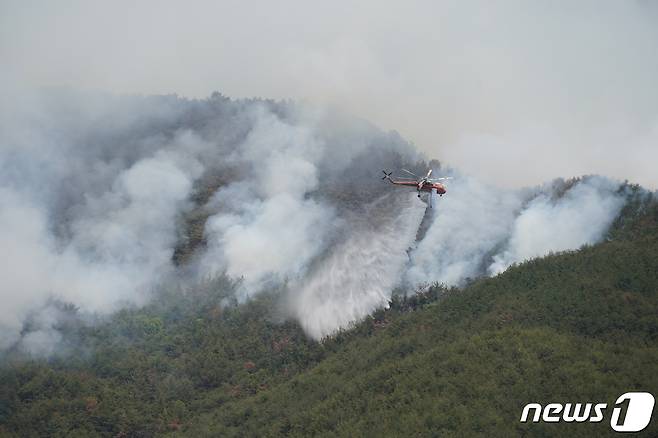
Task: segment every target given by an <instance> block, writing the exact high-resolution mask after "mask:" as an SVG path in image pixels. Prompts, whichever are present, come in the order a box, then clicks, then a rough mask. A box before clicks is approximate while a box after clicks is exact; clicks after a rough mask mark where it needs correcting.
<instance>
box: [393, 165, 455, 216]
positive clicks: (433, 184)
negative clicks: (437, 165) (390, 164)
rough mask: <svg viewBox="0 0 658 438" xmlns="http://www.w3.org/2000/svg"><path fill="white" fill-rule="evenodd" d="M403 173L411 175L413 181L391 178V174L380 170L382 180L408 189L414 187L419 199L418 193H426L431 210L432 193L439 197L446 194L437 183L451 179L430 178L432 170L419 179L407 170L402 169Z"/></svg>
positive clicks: (410, 179) (441, 185)
mask: <svg viewBox="0 0 658 438" xmlns="http://www.w3.org/2000/svg"><path fill="white" fill-rule="evenodd" d="M402 171H403V172H407V173H408V174H409V175H412V176H413V177H414V179H412V178H391V174H392V173H393V172H387V171H385V170H382V172H384V176H383V177H382V179H387V180H389V181H390V182H391V183H393V184H395V185H398V186H409V187H416V190H417V191H418V197H419V198H420V192H428V193H429V196H428V200H429V206H430V208H432V195H433V194H434V193H438V194H439V196H443V195H444V194H445V193H446V187H445V186H444V185H443V184H441V183H440V182H439V181H445V180H448V179H452V177H451V176H445V177H442V178H430V175H432V169H430V170H428V171H427V175H425V176H423V177H420V176H418V175H416V174H415V173H413V172H410V171H408V170H407V169H402Z"/></svg>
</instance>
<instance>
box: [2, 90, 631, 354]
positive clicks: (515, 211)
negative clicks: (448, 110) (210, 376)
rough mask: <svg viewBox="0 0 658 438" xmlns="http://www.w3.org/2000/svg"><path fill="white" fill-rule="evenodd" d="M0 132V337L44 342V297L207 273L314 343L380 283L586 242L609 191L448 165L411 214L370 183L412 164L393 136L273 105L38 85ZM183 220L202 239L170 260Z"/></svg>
mask: <svg viewBox="0 0 658 438" xmlns="http://www.w3.org/2000/svg"><path fill="white" fill-rule="evenodd" d="M0 128H2V129H0V244H1V247H2V248H3V249H4V251H5V252H6V254H8V255H9V256H8V257H6V259H5V261H4V262H3V263H2V264H0V277H1V278H2V279H3V280H2V284H1V285H0V297H1V298H2V300H3V306H2V309H1V310H0V350H6V349H8V348H12V347H17V348H19V349H22V350H24V351H27V352H30V353H33V354H44V355H47V354H52V353H54V352H56V351H57V350H58V347H57V345H58V343H60V341H62V336H61V334H60V333H59V331H58V324H60V322H61V321H62V318H65V317H66V316H65V315H64V314H63V313H62V312H61V311H60V310H59V309H58V307H57V306H56V305H55V304H54V303H58V302H60V303H72V304H73V305H75V306H77V307H79V309H80V312H81V314H82V315H91V314H101V315H103V314H110V313H111V312H113V311H115V310H117V309H120V308H123V307H126V306H134V305H142V304H144V303H146V302H148V301H149V299H151V298H152V296H153V294H157V290H158V287H159V284H162V283H166V282H174V281H182V282H187V283H189V285H190V287H194V284H195V282H196V281H197V280H199V279H202V278H207V277H208V276H212V275H221V274H227V275H228V276H230V277H232V278H236V279H237V278H242V282H241V283H240V284H241V286H240V288H239V290H238V295H239V296H238V297H237V298H238V299H239V300H245V299H248V298H249V297H250V296H253V295H255V294H258V293H260V292H263V291H267V290H271V289H273V288H282V289H283V290H284V292H283V296H282V300H284V305H285V308H286V311H287V313H288V315H289V316H290V317H292V318H295V319H296V320H298V321H299V322H300V323H301V325H302V327H303V328H304V329H305V330H306V331H307V333H308V334H309V335H310V336H312V337H314V338H316V339H320V338H322V337H324V336H326V335H328V334H331V333H332V332H334V331H335V330H337V329H339V328H341V327H345V326H347V325H349V324H350V323H351V322H353V321H355V320H358V319H360V318H363V317H364V316H365V315H367V314H368V313H370V312H372V311H373V310H375V309H377V308H380V307H383V306H386V305H387V303H388V300H389V299H390V297H391V293H392V290H393V288H395V287H396V286H404V287H407V288H412V289H413V288H415V287H416V286H417V285H418V284H425V283H431V282H435V281H438V282H444V283H447V284H460V283H461V282H463V281H464V280H465V279H466V278H467V277H474V276H478V275H486V274H496V273H498V272H500V271H502V270H504V269H505V268H506V267H507V266H509V265H510V264H512V263H516V262H519V261H522V260H524V259H526V258H528V257H534V256H539V255H543V254H546V253H547V252H549V251H557V250H563V249H572V248H577V247H579V246H581V245H582V244H585V243H594V242H596V241H598V240H599V239H601V238H602V236H603V235H604V233H605V232H606V230H607V228H608V226H609V225H610V223H611V221H612V220H613V219H614V217H615V216H616V214H617V213H618V211H619V209H620V208H621V206H622V204H623V198H622V196H621V195H620V194H618V193H617V192H616V189H617V187H618V184H617V183H614V182H612V181H610V180H607V179H604V178H586V179H584V180H582V181H581V182H578V183H576V184H575V185H573V187H566V186H565V185H564V184H558V183H556V184H554V185H548V186H545V187H541V188H537V189H527V190H497V189H494V188H493V187H492V186H491V185H489V184H484V183H482V182H478V181H477V180H475V179H473V178H469V177H461V176H458V177H457V178H456V179H455V180H454V183H453V184H451V185H450V186H449V188H448V190H449V192H448V194H447V195H446V196H444V197H443V198H441V199H440V200H438V199H437V201H438V202H436V206H435V209H434V210H431V211H429V212H427V213H426V209H425V204H424V203H423V202H422V201H421V200H419V199H418V198H416V196H415V193H413V191H412V192H411V193H410V192H409V191H408V190H407V189H404V188H397V187H393V186H392V185H391V184H388V183H387V182H384V181H381V179H380V176H381V174H380V172H381V169H382V168H389V169H392V170H394V169H399V168H402V167H411V168H414V169H416V167H418V171H421V170H422V168H423V167H424V166H425V164H423V163H420V162H419V160H420V159H421V158H422V157H421V156H419V155H418V153H417V152H416V151H415V150H414V148H413V147H412V146H411V145H410V144H409V143H407V142H405V141H404V140H402V139H401V138H400V136H399V135H397V133H394V132H391V133H385V132H382V131H381V130H379V129H377V128H375V127H373V126H372V125H370V124H369V123H367V122H365V121H362V120H358V119H355V118H351V117H347V116H345V115H344V114H342V113H340V112H339V111H335V110H332V109H327V108H324V109H321V108H318V107H310V106H306V105H297V104H292V103H284V102H278V103H277V102H272V101H259V100H253V101H242V100H239V101H231V100H229V99H227V98H225V97H223V96H221V95H218V94H217V95H213V96H212V97H211V98H209V99H206V100H185V99H179V98H177V97H174V96H159V97H157V96H155V97H117V96H111V95H104V94H97V93H73V92H55V93H52V92H50V93H45V94H40V95H26V96H22V97H21V98H18V99H15V100H11V101H3V102H2V103H1V104H0ZM434 170H435V172H436V173H437V174H438V173H440V172H441V170H442V169H440V168H438V167H437V168H435V169H434ZM560 190H562V191H564V194H563V195H561V196H558V193H559V192H560ZM424 214H431V215H432V217H431V220H430V222H429V223H430V226H429V229H428V230H427V232H426V233H425V234H424V237H423V238H422V240H420V241H416V236H417V231H418V227H419V225H420V223H421V220H422V219H423V215H424ZM199 217H202V218H205V220H204V221H202V222H201V224H202V225H201V226H200V227H201V228H200V231H199V232H200V233H201V234H202V235H203V240H200V241H199V242H200V243H198V244H197V245H196V246H195V247H192V248H191V249H189V248H188V250H189V251H192V250H193V253H192V254H188V256H189V257H188V258H186V259H184V260H186V261H184V262H180V263H177V262H175V260H176V257H175V254H176V251H177V250H180V248H182V247H183V246H184V245H183V244H184V243H185V242H188V241H189V239H190V235H191V233H192V231H193V229H192V228H191V227H192V225H194V224H196V223H197V222H195V221H197V220H198V218H199ZM197 226H198V225H197ZM201 242H202V243H201ZM181 260H182V259H181Z"/></svg>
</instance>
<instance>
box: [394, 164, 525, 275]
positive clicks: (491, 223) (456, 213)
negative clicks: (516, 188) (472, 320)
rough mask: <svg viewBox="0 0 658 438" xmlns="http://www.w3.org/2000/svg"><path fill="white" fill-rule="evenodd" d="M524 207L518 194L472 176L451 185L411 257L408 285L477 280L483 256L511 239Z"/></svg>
mask: <svg viewBox="0 0 658 438" xmlns="http://www.w3.org/2000/svg"><path fill="white" fill-rule="evenodd" d="M520 207H521V199H520V196H518V195H517V194H516V193H514V192H511V191H504V190H499V189H497V188H496V187H494V186H492V185H489V184H484V183H481V182H479V181H477V180H475V179H473V178H468V177H459V178H456V179H455V180H453V181H451V183H450V184H448V193H447V194H446V195H445V196H443V197H441V198H440V200H439V201H438V202H436V205H435V212H434V217H433V221H432V224H431V225H430V228H429V229H428V230H427V233H426V234H425V238H424V239H423V240H422V241H421V242H419V243H418V246H417V248H415V250H414V251H413V253H412V255H411V267H410V268H409V271H408V272H407V281H408V282H409V283H410V284H412V285H415V284H424V283H432V282H439V283H445V284H448V285H455V284H459V283H460V282H461V281H463V280H464V279H466V278H468V277H476V276H478V274H479V273H480V271H481V270H482V263H483V259H484V257H485V256H486V255H487V254H488V253H490V252H491V251H493V250H494V249H495V248H496V247H497V246H499V245H501V244H502V243H503V242H504V241H505V240H506V239H507V238H508V236H509V234H510V231H511V229H512V226H513V223H514V219H515V216H516V214H517V211H518V209H519V208H520Z"/></svg>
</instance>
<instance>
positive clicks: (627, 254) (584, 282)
mask: <svg viewBox="0 0 658 438" xmlns="http://www.w3.org/2000/svg"><path fill="white" fill-rule="evenodd" d="M655 219H656V218H655V214H654V217H653V218H651V217H649V220H648V221H647V220H644V222H643V223H642V224H636V225H638V227H639V228H637V229H635V230H632V229H629V230H628V232H626V233H625V234H626V235H627V236H628V237H629V238H628V239H620V240H616V241H610V242H606V243H603V244H600V245H597V246H595V247H588V248H583V249H581V250H580V251H578V252H573V253H565V254H558V255H553V256H549V257H547V258H544V259H540V260H535V261H531V262H527V263H524V264H523V265H521V266H517V267H515V268H513V269H510V270H508V271H507V272H506V273H504V274H503V275H501V276H499V277H496V278H492V279H485V280H480V281H478V282H476V283H475V284H472V285H471V286H470V287H468V288H467V289H465V290H463V291H457V292H452V293H449V294H447V295H446V296H445V297H444V298H442V299H441V300H439V301H438V302H435V303H432V304H429V305H426V306H425V307H424V308H422V309H421V310H417V311H415V312H412V313H408V314H404V315H396V314H395V313H396V312H394V311H392V312H389V314H387V313H383V314H380V315H379V316H378V319H379V320H380V321H379V322H376V321H374V320H373V321H368V322H366V323H364V324H362V325H361V327H359V328H358V329H357V330H356V332H355V333H353V334H347V335H346V336H345V340H344V341H343V342H344V343H343V344H342V345H341V346H340V348H338V350H337V351H336V353H335V354H331V355H329V356H328V357H327V358H326V359H325V360H323V361H322V362H321V363H320V364H319V365H317V366H315V367H313V368H312V369H310V370H309V371H307V372H304V373H302V374H300V375H298V376H297V377H295V378H293V379H291V380H290V381H287V382H285V383H282V384H280V385H278V386H276V387H273V388H271V389H270V390H268V391H263V392H260V393H258V394H256V395H254V396H251V397H247V398H243V399H240V400H238V401H236V402H232V403H228V404H226V405H224V406H222V407H221V408H220V409H216V410H215V411H214V412H212V413H208V414H204V415H201V416H200V417H199V418H196V419H195V420H194V421H192V422H190V425H189V426H188V427H187V428H186V429H184V432H185V433H194V434H199V435H205V434H208V435H212V434H217V433H220V434H222V435H236V436H237V435H243V434H244V433H247V434H249V435H259V436H265V435H272V436H274V435H278V434H281V433H290V434H293V435H299V436H303V435H309V434H318V435H326V436H331V435H334V434H339V435H344V436H382V435H391V434H392V435H399V436H409V435H418V436H432V435H440V436H468V435H481V436H514V435H529V434H532V435H533V436H535V435H536V434H538V435H546V436H558V435H563V436H564V435H567V434H568V435H572V436H578V435H583V436H585V435H587V436H592V435H601V434H603V435H605V434H612V431H611V429H610V427H609V424H608V421H609V418H610V412H608V413H607V416H606V421H605V422H604V423H601V424H559V425H554V424H551V425H546V424H528V425H521V424H520V423H519V421H518V420H519V416H520V413H521V410H522V407H523V406H524V405H525V404H526V403H528V402H540V403H543V404H546V403H549V402H563V403H564V402H569V401H571V402H586V401H596V402H606V403H608V406H609V408H608V409H611V407H610V406H612V404H613V403H614V401H615V399H616V397H618V396H619V395H621V394H622V393H624V392H627V391H632V390H637V391H650V392H652V393H653V394H656V395H658V374H657V373H656V372H657V371H658V365H657V364H658V343H657V340H658V339H657V338H658V239H657V237H656V236H657V233H656V228H655ZM638 229H639V230H641V232H638ZM654 417H655V415H654ZM643 434H644V435H646V436H656V435H657V434H658V421H656V420H654V421H653V422H652V423H651V424H650V425H649V427H648V428H647V429H646V430H645V431H644V433H643Z"/></svg>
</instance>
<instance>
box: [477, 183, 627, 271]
mask: <svg viewBox="0 0 658 438" xmlns="http://www.w3.org/2000/svg"><path fill="white" fill-rule="evenodd" d="M618 188H619V184H617V183H615V182H613V181H611V180H609V179H606V178H601V177H589V178H587V179H585V180H584V181H581V182H580V183H578V184H576V185H575V186H574V187H572V188H571V189H570V190H568V191H567V192H566V193H565V195H564V196H563V197H561V198H559V199H558V200H557V201H553V200H551V199H550V197H549V196H548V195H547V194H540V195H539V196H538V197H537V198H535V199H533V200H532V201H531V202H530V203H529V204H528V206H527V207H526V208H524V209H523V211H522V212H521V214H520V215H519V216H518V217H517V218H516V220H515V221H514V227H513V229H512V232H511V235H510V237H509V243H508V244H507V247H506V249H505V250H504V251H502V252H499V253H498V254H496V255H495V256H494V257H493V263H492V264H491V265H490V266H489V268H488V272H489V273H490V274H498V273H500V272H502V271H504V270H505V269H507V267H509V266H510V265H511V264H513V263H518V262H521V261H524V260H528V259H531V258H534V257H539V256H542V255H545V254H548V253H549V252H557V251H564V250H569V249H576V248H578V247H580V246H582V245H585V244H593V243H596V242H598V241H599V240H600V239H601V238H602V237H603V235H604V233H605V232H606V231H607V230H608V228H609V227H610V224H612V221H613V220H614V219H615V217H617V214H619V211H620V209H621V207H622V206H623V204H624V198H623V196H622V195H621V194H618V193H617V189H618Z"/></svg>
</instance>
